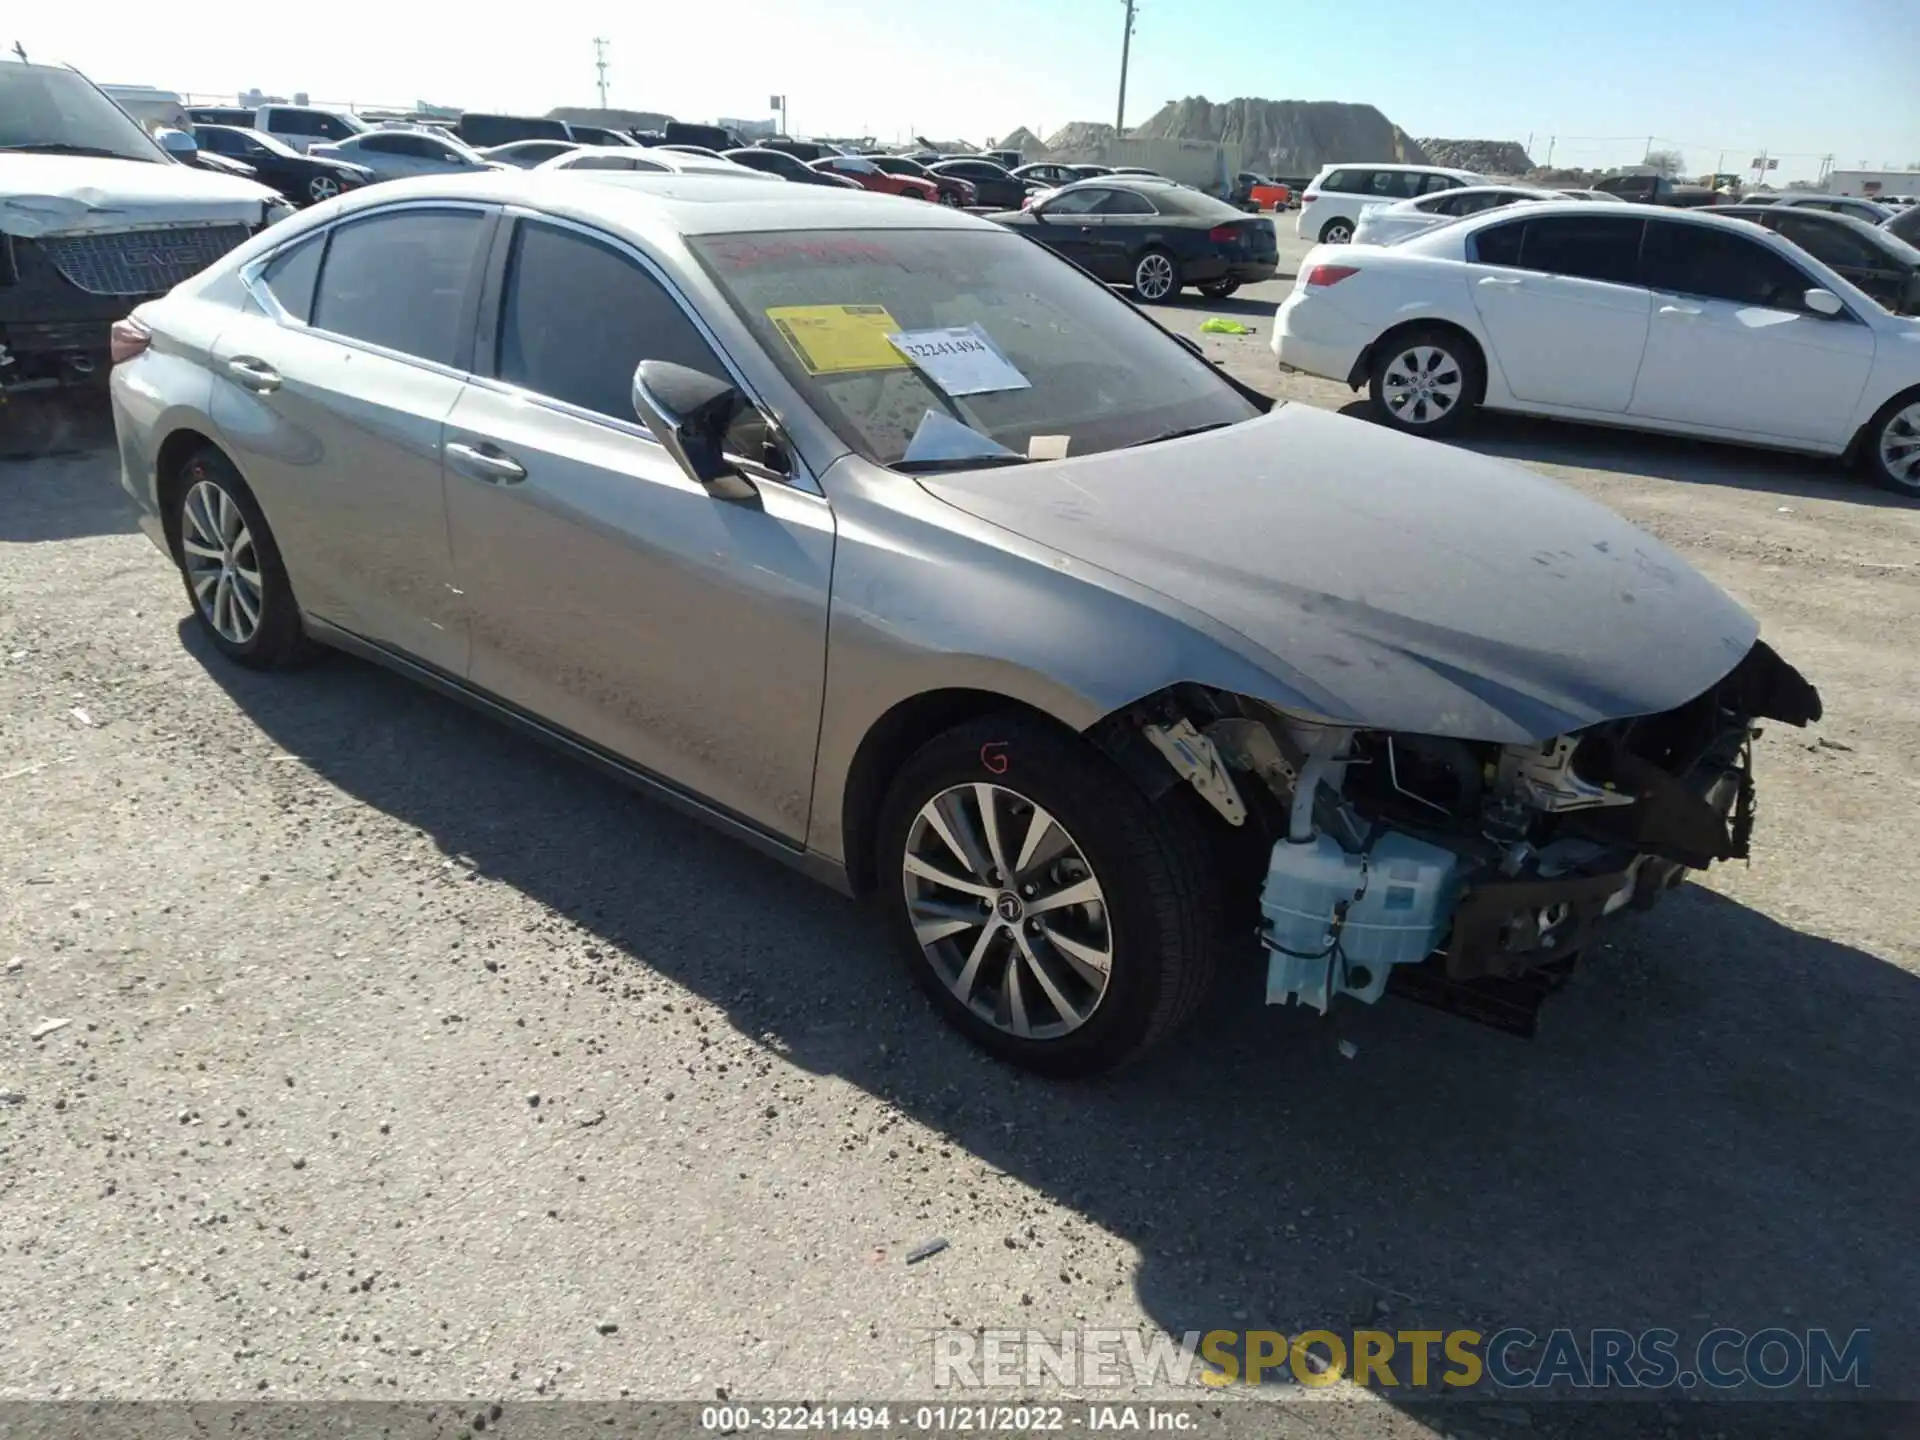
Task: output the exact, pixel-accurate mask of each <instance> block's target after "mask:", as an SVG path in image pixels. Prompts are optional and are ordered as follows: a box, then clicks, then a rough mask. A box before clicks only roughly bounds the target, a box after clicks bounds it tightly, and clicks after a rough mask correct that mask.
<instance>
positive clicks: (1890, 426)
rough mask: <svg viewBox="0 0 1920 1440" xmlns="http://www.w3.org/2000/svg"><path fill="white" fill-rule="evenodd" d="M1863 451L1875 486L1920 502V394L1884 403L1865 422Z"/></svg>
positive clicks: (1899, 397)
mask: <svg viewBox="0 0 1920 1440" xmlns="http://www.w3.org/2000/svg"><path fill="white" fill-rule="evenodd" d="M1864 448H1865V451H1866V461H1867V473H1868V474H1870V475H1872V476H1873V481H1874V484H1876V485H1878V486H1880V487H1881V488H1882V489H1885V490H1891V491H1893V492H1894V493H1895V494H1897V495H1905V496H1908V497H1910V498H1912V499H1920V390H1909V391H1907V393H1906V394H1904V395H1896V396H1895V397H1894V398H1893V399H1892V400H1890V401H1888V402H1887V404H1886V405H1885V407H1883V408H1882V409H1881V411H1880V413H1879V414H1878V415H1876V416H1874V417H1873V419H1872V420H1871V421H1869V422H1868V424H1867V437H1866V445H1865V447H1864Z"/></svg>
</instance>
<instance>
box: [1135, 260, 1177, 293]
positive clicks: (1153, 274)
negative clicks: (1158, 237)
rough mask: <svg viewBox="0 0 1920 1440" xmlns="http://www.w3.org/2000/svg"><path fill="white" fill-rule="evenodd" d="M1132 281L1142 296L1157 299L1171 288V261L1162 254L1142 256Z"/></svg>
mask: <svg viewBox="0 0 1920 1440" xmlns="http://www.w3.org/2000/svg"><path fill="white" fill-rule="evenodd" d="M1133 281H1134V286H1135V287H1136V288H1137V289H1138V290H1139V291H1140V293H1141V294H1142V295H1143V296H1145V297H1146V298H1147V299H1149V300H1158V299H1159V298H1160V297H1161V296H1162V295H1165V294H1166V293H1167V292H1168V291H1169V290H1171V289H1172V288H1173V262H1172V261H1171V260H1169V259H1167V257H1166V256H1164V255H1146V256H1143V257H1142V258H1141V260H1140V265H1139V267H1138V268H1137V269H1136V270H1135V271H1134V273H1133Z"/></svg>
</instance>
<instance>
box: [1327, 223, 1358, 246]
mask: <svg viewBox="0 0 1920 1440" xmlns="http://www.w3.org/2000/svg"><path fill="white" fill-rule="evenodd" d="M1351 239H1353V230H1352V229H1351V228H1350V227H1349V226H1346V225H1329V226H1328V227H1327V235H1326V240H1327V243H1328V244H1329V245H1344V244H1346V243H1347V242H1348V241H1349V240H1351Z"/></svg>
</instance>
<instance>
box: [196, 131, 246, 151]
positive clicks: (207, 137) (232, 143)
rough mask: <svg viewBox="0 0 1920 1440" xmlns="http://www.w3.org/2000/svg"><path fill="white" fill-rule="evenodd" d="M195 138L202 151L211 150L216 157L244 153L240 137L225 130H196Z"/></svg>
mask: <svg viewBox="0 0 1920 1440" xmlns="http://www.w3.org/2000/svg"><path fill="white" fill-rule="evenodd" d="M193 138H194V139H196V140H198V141H199V142H200V148H201V149H202V150H211V151H213V153H214V154H216V155H239V154H242V153H244V152H243V150H242V146H241V141H240V137H239V136H238V135H234V134H230V133H229V132H227V131H225V130H211V129H206V128H200V129H196V130H195V131H194V132H193Z"/></svg>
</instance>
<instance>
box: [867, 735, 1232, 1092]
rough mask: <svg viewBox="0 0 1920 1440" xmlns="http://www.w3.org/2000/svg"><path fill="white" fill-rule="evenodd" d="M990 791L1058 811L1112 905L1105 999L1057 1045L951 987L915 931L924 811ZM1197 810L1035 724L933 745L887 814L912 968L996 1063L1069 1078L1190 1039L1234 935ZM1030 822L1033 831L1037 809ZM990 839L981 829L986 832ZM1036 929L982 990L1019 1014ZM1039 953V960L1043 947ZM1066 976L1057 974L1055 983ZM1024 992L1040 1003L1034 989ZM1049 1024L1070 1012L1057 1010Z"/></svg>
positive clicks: (886, 881) (883, 861)
mask: <svg viewBox="0 0 1920 1440" xmlns="http://www.w3.org/2000/svg"><path fill="white" fill-rule="evenodd" d="M983 783H984V784H988V785H992V786H994V787H996V788H997V790H998V791H999V792H1000V794H1001V795H1002V796H1005V795H1007V794H1008V793H1009V792H1010V793H1011V794H1012V796H1013V797H1014V799H1015V800H1024V801H1025V802H1027V804H1028V805H1030V806H1037V807H1039V808H1040V809H1043V810H1045V811H1046V812H1047V814H1048V815H1049V816H1051V817H1052V818H1053V820H1054V821H1055V822H1056V823H1057V826H1058V828H1059V830H1060V831H1062V832H1064V838H1066V839H1068V840H1069V841H1070V843H1071V848H1072V849H1074V850H1076V851H1077V852H1078V855H1079V856H1082V857H1084V860H1085V865H1086V868H1087V871H1088V872H1090V878H1092V879H1093V880H1094V881H1095V882H1096V883H1097V885H1098V887H1099V891H1100V894H1101V895H1102V897H1103V902H1104V903H1103V904H1101V905H1099V906H1089V907H1087V909H1088V910H1089V911H1091V912H1094V913H1096V914H1097V915H1098V917H1099V919H1098V922H1097V923H1099V924H1102V925H1104V926H1105V927H1106V944H1107V946H1108V951H1109V957H1110V958H1109V961H1108V968H1107V971H1106V976H1107V978H1106V982H1105V988H1104V991H1103V993H1101V994H1100V995H1099V996H1098V998H1097V1000H1095V1001H1094V1002H1093V1003H1092V1004H1091V1008H1090V1010H1089V1011H1088V1012H1087V1013H1086V1015H1085V1018H1084V1020H1083V1021H1082V1022H1081V1023H1080V1024H1079V1025H1078V1027H1077V1028H1073V1029H1069V1030H1067V1031H1066V1032H1065V1033H1063V1034H1059V1035H1057V1036H1054V1037H1052V1038H1029V1037H1023V1036H1020V1035H1016V1034H1014V1033H1012V1032H1011V1030H1010V1029H1009V1028H1003V1027H1002V1026H1001V1025H999V1024H996V1023H994V1022H993V1021H992V1020H990V1019H988V1018H986V1017H984V1016H983V1015H982V1014H980V1013H978V1012H977V1011H976V1010H975V1009H974V1008H972V1006H970V1005H968V1004H967V1003H965V1002H964V1001H963V1000H961V999H960V998H959V996H958V995H957V994H956V992H955V989H953V988H949V985H948V982H947V979H946V978H943V976H942V975H941V974H940V973H939V972H938V971H937V970H936V969H935V964H934V960H933V959H932V958H930V957H929V955H928V954H927V953H926V952H925V951H923V950H922V948H921V943H920V940H919V938H918V937H917V936H916V935H915V933H914V925H913V920H912V918H911V916H910V914H909V910H908V899H907V893H906V891H907V876H906V871H905V865H906V861H907V856H908V853H909V850H908V847H909V845H910V844H912V843H913V841H914V835H915V831H916V827H919V833H920V834H921V836H922V843H927V842H926V839H925V837H926V836H927V833H928V832H927V830H926V828H925V827H924V826H923V825H921V822H920V820H919V816H920V813H921V809H922V807H923V806H926V805H928V804H930V803H931V802H932V801H933V800H934V799H935V797H937V796H941V795H942V794H943V793H945V792H947V791H949V790H952V789H953V788H954V787H966V786H969V785H974V784H983ZM964 793H966V792H964V791H963V794H964ZM1186 799H1187V797H1186V795H1185V793H1184V791H1175V792H1172V793H1170V794H1169V795H1168V796H1167V797H1166V799H1165V801H1163V802H1162V803H1158V804H1156V803H1154V802H1152V801H1149V800H1148V799H1147V798H1146V796H1145V795H1144V794H1142V793H1141V791H1140V790H1139V788H1138V787H1137V786H1136V785H1135V784H1134V783H1133V782H1132V781H1131V780H1129V779H1128V778H1127V777H1126V776H1125V775H1124V774H1123V773H1122V772H1121V771H1120V769H1119V768H1118V767H1117V766H1115V765H1113V764H1112V763H1111V762H1109V761H1108V760H1107V759H1106V758H1105V757H1104V756H1102V755H1101V754H1100V753H1099V752H1098V751H1096V750H1094V749H1093V748H1092V747H1091V746H1090V745H1088V744H1086V743H1085V742H1084V741H1081V740H1079V739H1077V738H1075V737H1073V736H1070V735H1066V734H1063V733H1060V732H1057V731H1055V730H1052V729H1050V728H1049V727H1047V726H1046V725H1044V724H1043V723H1041V722H1039V721H1036V720H1033V719H1030V718H1027V717H1023V716H1018V715H1001V716H997V717H987V718H984V719H981V720H975V721H970V722H968V723H966V724H964V725H961V726H958V727H956V728H955V729H953V730H949V731H947V732H946V733H945V734H943V735H940V736H938V737H936V738H935V739H933V740H931V741H929V742H928V743H927V744H926V745H925V746H923V747H922V748H921V749H920V750H919V751H918V752H917V753H916V754H915V755H914V756H913V757H912V758H911V759H910V760H908V761H907V763H906V764H905V765H904V766H903V767H902V768H901V770H900V772H899V774H898V775H897V776H895V778H894V782H893V785H892V787H891V788H890V790H889V791H888V794H887V798H886V801H885V803H884V804H883V805H882V808H881V815H880V824H879V827H878V835H877V840H876V843H877V846H878V850H877V853H876V856H875V864H876V873H877V875H878V876H879V885H880V894H881V899H882V903H883V904H884V905H885V906H886V908H887V912H888V918H889V920H890V922H891V924H892V926H893V929H894V932H895V935H896V938H897V941H898V944H899V947H900V954H901V957H902V959H903V960H904V961H905V962H906V964H907V966H908V968H909V969H910V970H911V971H912V972H913V976H914V979H915V981H916V982H917V983H918V984H919V985H920V986H921V988H922V989H923V990H925V991H926V993H927V995H928V997H929V998H930V999H931V1000H932V1002H933V1004H934V1007H935V1008H936V1009H937V1010H939V1011H940V1013H941V1014H942V1015H943V1016H945V1017H946V1019H947V1020H948V1021H949V1022H951V1023H952V1024H953V1025H954V1026H955V1027H956V1028H958V1029H959V1030H961V1031H962V1032H963V1033H964V1034H966V1035H967V1036H969V1037H970V1038H971V1039H972V1040H974V1041H975V1043H977V1044H978V1045H980V1046H981V1047H982V1048H983V1049H985V1050H987V1051H988V1052H989V1053H991V1054H993V1055H996V1056H998V1057H999V1058H1001V1059H1003V1060H1007V1061H1010V1062H1012V1063H1013V1064H1016V1065H1020V1066H1022V1067H1024V1068H1026V1069H1029V1070H1034V1071H1037V1072H1040V1073H1042V1074H1047V1075H1056V1076H1078V1075H1091V1074H1096V1073H1098V1072H1100V1071H1103V1070H1109V1069H1112V1068H1113V1067H1115V1066H1118V1065H1122V1064H1124V1063H1126V1062H1127V1061H1129V1060H1131V1059H1133V1058H1134V1057H1136V1056H1138V1055H1139V1054H1141V1053H1142V1052H1144V1051H1145V1050H1147V1049H1148V1048H1150V1047H1151V1046H1152V1045H1154V1044H1156V1043H1157V1042H1158V1041H1160V1040H1162V1039H1164V1038H1165V1037H1166V1036H1167V1035H1168V1034H1170V1033H1171V1032H1172V1031H1174V1030H1175V1029H1176V1028H1178V1026H1179V1025H1180V1024H1181V1023H1182V1022H1183V1021H1185V1020H1186V1019H1188V1018H1189V1017H1190V1016H1191V1015H1192V1013H1193V1011H1194V1010H1195V1009H1196V1008H1197V1007H1198V1006H1199V1005H1200V1003H1201V1001H1202V1000H1203V999H1204V998H1205V996H1206V994H1207V992H1208V990H1209V989H1210V987H1211V985H1212V982H1213V976H1214V972H1215V969H1216V967H1217V963H1218V955H1219V951H1220V948H1221V937H1222V934H1223V927H1222V921H1221V900H1220V893H1219V888H1218V883H1217V880H1216V878H1215V870H1214V867H1213V864H1212V861H1211V859H1210V855H1211V850H1210V847H1209V845H1208V843H1207V835H1206V832H1205V831H1204V830H1203V829H1202V828H1201V826H1200V823H1199V821H1198V819H1197V818H1196V817H1195V816H1194V815H1193V814H1192V812H1191V811H1190V810H1189V809H1188V808H1187V805H1186V804H1185V803H1184V802H1185V801H1186ZM1003 807H1004V808H1003V812H1002V813H1003V815H1004V816H1006V817H1007V820H1008V821H1009V822H1010V827H1011V826H1020V819H1019V817H1020V816H1021V814H1022V813H1023V812H1022V811H1021V810H1020V809H1019V807H1018V805H1011V806H1007V805H1005V802H1003ZM1024 813H1025V814H1026V815H1027V818H1028V822H1029V823H1030V821H1031V811H1030V810H1029V811H1027V812H1024ZM976 814H977V812H976ZM980 828H983V827H977V826H976V833H977V831H978V829H980ZM1023 833H1024V827H1023V826H1020V828H1019V829H1015V828H1008V829H1006V831H1005V834H1006V841H1005V844H1004V845H1003V847H1002V853H1003V854H1007V853H1010V852H1011V851H1012V850H1013V849H1014V848H1015V845H1016V843H1017V842H1016V840H1015V839H1014V836H1015V835H1016V834H1023ZM935 843H937V842H935ZM922 853H926V852H922ZM932 853H934V854H936V855H937V854H939V853H940V852H939V851H934V852H932ZM947 853H948V854H949V855H950V854H951V852H947ZM1041 853H1042V854H1044V853H1045V849H1044V847H1043V849H1042V852H1041ZM945 863H946V865H948V866H950V867H951V868H952V870H954V871H955V872H963V871H964V870H965V868H966V867H965V866H964V865H963V864H960V863H957V862H955V861H953V860H951V859H950V860H948V861H947V862H945ZM1071 863H1072V862H1071V861H1070V862H1069V864H1071ZM1044 865H1045V862H1042V865H1041V866H1039V867H1030V869H1029V870H1028V871H1026V872H1022V874H1021V876H1020V877H1019V878H1017V879H1014V880H1011V881H1008V879H1007V877H1006V876H1002V877H1000V878H1001V880H1002V882H1003V883H1007V884H1008V888H1009V890H1011V888H1012V886H1013V885H1016V884H1019V883H1020V879H1024V878H1025V877H1026V876H1027V875H1032V874H1035V873H1037V872H1038V871H1040V870H1043V869H1044ZM1077 873H1079V872H1078V871H1077V870H1074V871H1070V872H1069V874H1070V875H1071V874H1077ZM1003 898H1004V897H1003ZM968 903H978V904H981V905H983V906H984V905H990V904H992V903H993V902H989V901H985V900H980V901H975V902H968ZM923 913H924V912H923ZM994 913H995V912H994V911H992V910H983V911H982V912H981V917H982V918H981V919H980V920H977V921H965V922H963V923H966V924H968V925H969V928H970V932H971V933H962V934H961V935H959V936H957V937H955V938H954V939H953V940H952V941H951V942H948V941H945V940H942V941H939V942H937V943H938V944H942V945H944V944H948V943H951V944H952V945H954V946H956V947H960V946H965V947H967V949H968V950H969V951H970V950H971V948H972V946H973V944H974V943H975V941H976V940H978V938H979V936H980V934H981V933H982V932H984V931H985V930H986V929H987V928H989V927H990V926H991V925H993V924H994V923H995V921H994V919H993V916H994ZM1053 913H1054V915H1055V917H1056V920H1057V919H1060V918H1065V917H1063V913H1062V912H1061V911H1057V910H1056V911H1054V912H1053ZM1035 924H1036V920H1035V918H1034V917H1028V918H1027V919H1025V920H1023V921H1014V922H1011V923H1008V924H1005V925H1003V926H1002V928H1001V933H1000V936H999V939H998V940H997V941H996V942H995V946H996V947H997V948H994V947H989V948H988V949H987V950H985V951H983V952H982V953H983V954H985V955H987V956H988V958H987V959H986V960H985V961H983V962H982V963H981V965H980V966H979V969H978V979H977V980H976V982H975V984H974V986H973V987H971V988H972V993H973V996H974V998H975V999H976V1001H977V1002H978V1003H981V1004H983V1005H985V1004H989V1003H991V1005H992V1007H993V1008H995V1009H996V1010H999V1011H1002V1012H1005V1011H1006V1010H1007V1008H1008V1007H1007V991H1008V989H1009V986H1008V984H1007V978H1006V977H1007V973H1008V970H1009V968H1010V966H1011V965H1012V964H1014V963H1020V964H1022V965H1024V962H1015V961H1014V954H1015V952H1014V950H1013V941H1014V938H1015V935H1014V932H1015V931H1017V930H1019V929H1020V926H1021V925H1025V926H1027V927H1028V928H1029V930H1031V929H1032V927H1033V926H1034V925H1035ZM1041 933H1042V934H1045V931H1042V932H1041ZM1028 944H1029V947H1031V948H1039V942H1037V941H1035V940H1033V939H1032V937H1031V935H1030V936H1029V941H1028ZM950 953H951V954H952V955H954V956H956V957H958V956H959V955H960V953H961V952H960V950H959V949H957V948H956V949H954V950H953V951H951V952H950ZM1043 953H1045V952H1044V951H1043ZM1053 958H1054V959H1055V960H1058V959H1059V958H1060V957H1059V956H1058V955H1057V954H1056V955H1055V956H1054V957H1053ZM1020 973H1021V974H1022V975H1023V976H1027V975H1030V974H1031V971H1030V970H1028V969H1026V968H1022V969H1021V972H1020ZM1067 973H1069V974H1071V971H1070V970H1069V971H1068V972H1067ZM1059 978H1060V975H1059V974H1056V975H1055V979H1056V980H1058V979H1059ZM1021 984H1022V985H1023V986H1026V987H1032V988H1033V989H1034V993H1035V994H1036V996H1038V995H1039V994H1040V990H1039V987H1038V985H1037V984H1036V982H1035V981H1034V980H1032V979H1025V980H1023V981H1022V982H1021ZM1043 1003H1044V1002H1043ZM1041 1013H1043V1014H1048V1015H1051V1014H1055V1013H1057V1012H1056V1011H1054V1010H1052V1009H1051V1008H1045V1009H1043V1010H1042V1012H1041ZM1029 1028H1032V1027H1031V1026H1030V1027H1029Z"/></svg>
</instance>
